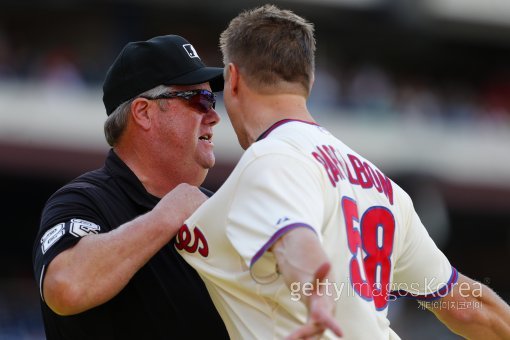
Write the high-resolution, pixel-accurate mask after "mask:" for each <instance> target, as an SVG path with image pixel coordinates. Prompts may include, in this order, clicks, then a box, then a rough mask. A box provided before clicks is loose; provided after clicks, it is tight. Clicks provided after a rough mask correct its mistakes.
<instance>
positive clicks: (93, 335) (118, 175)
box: [33, 150, 228, 340]
mask: <svg viewBox="0 0 510 340" xmlns="http://www.w3.org/2000/svg"><path fill="white" fill-rule="evenodd" d="M203 191H204V192H205V191H206V190H203ZM206 194H207V192H206ZM209 194H210V192H209ZM158 201H159V198H157V197H155V196H153V195H151V194H149V193H148V192H147V191H146V190H145V188H144V187H143V185H142V183H141V182H140V181H139V180H138V178H137V177H136V176H135V174H134V173H133V172H132V171H131V170H130V169H129V168H128V167H127V166H126V165H125V164H124V162H122V160H121V159H120V158H119V157H118V156H117V155H116V154H115V152H113V150H110V153H109V155H108V157H107V159H106V162H105V165H104V167H103V168H100V169H98V170H95V171H92V172H89V173H86V174H84V175H82V176H80V177H78V178H76V179H75V180H73V181H72V182H70V183H69V184H67V185H65V186H64V187H62V188H61V189H60V190H58V191H57V192H56V193H55V194H53V196H51V197H50V199H49V200H48V202H47V203H46V206H45V207H44V210H43V213H42V217H41V226H40V230H39V233H38V235H37V238H36V241H35V244H34V250H33V263H34V272H35V276H36V280H37V281H38V282H39V288H40V292H41V307H42V314H43V319H44V326H45V331H46V336H47V338H48V339H50V340H52V339H72V340H77V339H123V340H124V339H185V338H186V339H199V338H203V339H227V338H228V334H227V331H226V329H225V326H224V324H223V321H222V320H221V318H220V317H219V314H218V312H217V311H216V309H215V308H214V305H213V303H212V301H211V299H210V297H209V295H208V293H207V290H206V288H205V286H204V284H203V282H202V280H201V279H200V277H199V276H198V274H197V273H196V272H195V271H194V270H193V269H192V268H191V267H190V266H189V265H188V264H187V263H186V262H185V261H184V260H183V259H182V257H181V256H180V255H179V254H178V253H177V251H176V250H175V248H174V245H173V241H172V242H170V243H168V244H167V245H166V246H164V247H163V248H162V249H161V250H160V251H159V252H158V253H156V255H154V257H153V258H151V259H150V261H149V262H148V263H147V264H146V265H145V266H143V267H142V268H141V269H140V270H139V271H138V272H137V273H136V274H135V275H134V276H133V278H132V279H131V281H129V283H128V284H127V286H126V287H125V288H124V289H123V290H122V291H121V292H120V293H119V294H118V295H117V296H115V297H114V298H113V299H111V300H110V301H108V302H106V303H105V304H103V305H100V306H98V307H95V308H92V309H90V310H88V311H85V312H83V313H80V314H76V315H72V316H59V315H57V314H55V313H54V312H53V311H52V310H51V309H50V308H49V307H48V306H47V305H46V303H44V301H43V300H42V282H43V279H44V274H45V268H46V267H47V266H48V264H49V263H50V262H51V260H53V258H55V256H57V255H58V254H59V253H61V252H62V251H64V250H66V249H68V248H70V247H72V246H73V245H75V244H76V243H77V242H78V241H79V240H80V238H81V237H83V236H86V235H89V234H92V233H94V234H96V233H105V232H109V231H111V230H112V229H115V228H117V227H118V226H120V225H122V224H123V223H125V222H128V221H130V220H132V219H134V218H135V217H137V216H138V215H141V214H144V213H146V212H148V211H150V210H151V209H152V208H153V207H154V206H155V205H156V204H157V203H158ZM136 251H137V249H133V252H136ZM111 256H115V254H111Z"/></svg>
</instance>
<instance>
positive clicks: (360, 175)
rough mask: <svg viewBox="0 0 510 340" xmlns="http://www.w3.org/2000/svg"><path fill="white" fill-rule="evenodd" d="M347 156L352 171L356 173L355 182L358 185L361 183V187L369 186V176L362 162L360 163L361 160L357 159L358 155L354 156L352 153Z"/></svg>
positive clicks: (367, 187) (370, 182) (370, 184)
mask: <svg viewBox="0 0 510 340" xmlns="http://www.w3.org/2000/svg"><path fill="white" fill-rule="evenodd" d="M347 157H349V160H350V161H351V164H352V167H353V169H354V172H355V173H356V177H357V184H358V183H359V185H361V187H362V188H363V189H369V188H371V187H372V181H371V180H370V177H369V176H368V175H367V172H366V171H365V167H364V166H363V163H361V161H360V160H359V159H358V157H356V156H354V155H347ZM353 184H354V183H353Z"/></svg>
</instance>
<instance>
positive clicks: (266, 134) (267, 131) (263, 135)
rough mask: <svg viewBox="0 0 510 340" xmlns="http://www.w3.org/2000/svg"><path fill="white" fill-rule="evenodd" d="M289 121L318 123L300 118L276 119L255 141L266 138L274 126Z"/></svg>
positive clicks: (276, 126)
mask: <svg viewBox="0 0 510 340" xmlns="http://www.w3.org/2000/svg"><path fill="white" fill-rule="evenodd" d="M290 122H299V123H305V124H310V125H316V126H318V124H316V123H314V122H308V121H306V120H300V119H282V120H279V121H277V122H276V123H274V124H273V125H271V126H270V127H269V128H268V129H267V130H266V131H264V132H263V133H262V134H261V135H260V136H259V138H257V140H256V141H255V142H258V141H260V140H262V139H264V138H266V137H267V136H268V135H269V134H270V133H271V132H272V131H273V130H275V129H276V128H278V127H280V126H282V125H284V124H287V123H290Z"/></svg>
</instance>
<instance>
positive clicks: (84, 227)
mask: <svg viewBox="0 0 510 340" xmlns="http://www.w3.org/2000/svg"><path fill="white" fill-rule="evenodd" d="M222 72H223V69H221V68H211V67H206V66H205V65H204V64H203V63H202V61H201V60H200V57H199V56H198V54H197V52H196V50H195V48H194V47H193V46H192V45H191V44H190V43H189V42H188V41H186V40H185V39H184V38H182V37H180V36H175V35H167V36H160V37H155V38H153V39H150V40H148V41H140V42H133V43H129V44H127V45H126V46H125V47H124V49H123V50H122V51H121V53H120V54H119V56H118V57H117V58H116V60H115V61H114V63H113V64H112V66H111V67H110V69H109V70H108V73H107V75H106V79H105V82H104V85H103V91H104V96H103V101H104V104H105V107H106V112H107V114H108V119H107V120H106V123H105V134H106V139H107V141H108V143H109V144H110V145H111V146H112V149H111V150H110V152H109V154H108V156H107V158H106V161H105V164H104V166H103V167H102V168H100V169H97V170H95V171H92V172H88V173H86V174H83V175H81V176H80V177H78V178H76V179H75V180H73V181H71V182H70V183H69V184H67V185H65V186H64V187H62V188H61V189H59V190H58V191H57V192H56V193H55V194H53V195H52V196H51V197H50V198H49V200H48V201H47V203H46V205H45V207H44V210H43V212H42V217H41V224H40V229H39V233H38V235H37V238H36V240H35V244H34V248H33V264H34V272H35V276H36V280H37V282H39V288H40V297H41V307H42V314H43V319H44V326H45V331H46V336H47V338H48V339H73V340H76V339H184V338H189V339H195V338H211V339H222V338H227V337H228V335H227V333H226V330H225V327H224V325H223V322H222V321H221V319H220V317H219V315H218V313H217V311H216V309H215V308H214V306H213V304H212V302H211V300H210V298H209V295H208V293H207V290H206V288H205V286H204V284H203V282H202V281H201V280H200V278H199V276H198V275H197V273H196V272H195V271H194V270H193V269H192V268H191V267H189V266H188V265H187V264H186V262H185V261H184V260H183V259H182V258H181V257H180V256H179V255H178V254H177V252H176V251H175V248H174V246H173V236H174V235H175V233H176V231H177V230H178V229H179V227H180V226H181V225H182V223H183V222H184V220H185V219H186V218H187V217H188V216H189V215H190V214H191V213H192V212H193V211H194V210H195V209H196V208H197V207H198V206H199V205H200V204H202V203H203V202H204V201H205V200H206V199H207V196H206V195H205V194H204V193H208V192H207V191H206V190H205V189H202V188H200V189H199V188H198V186H199V185H201V184H202V182H203V181H204V179H205V176H206V174H207V171H208V169H209V168H211V167H212V166H213V165H214V154H213V143H212V137H213V126H214V125H216V124H217V123H218V121H219V119H220V118H219V116H218V114H217V113H216V111H215V110H214V104H215V96H214V94H213V93H212V92H214V91H221V90H222V89H223V77H222Z"/></svg>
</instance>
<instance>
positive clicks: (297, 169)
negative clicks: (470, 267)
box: [177, 121, 449, 339]
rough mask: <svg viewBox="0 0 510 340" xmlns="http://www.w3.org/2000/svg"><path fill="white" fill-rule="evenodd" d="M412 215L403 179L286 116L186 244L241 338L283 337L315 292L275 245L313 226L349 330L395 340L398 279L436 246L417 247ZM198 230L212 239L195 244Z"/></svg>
mask: <svg viewBox="0 0 510 340" xmlns="http://www.w3.org/2000/svg"><path fill="white" fill-rule="evenodd" d="M413 213H414V210H413V209H412V204H411V201H410V199H409V197H408V196H407V195H406V194H405V193H404V192H403V191H402V190H401V189H400V188H399V187H398V186H396V185H395V184H394V183H393V182H392V181H391V180H389V179H388V178H387V177H386V176H385V175H384V174H383V173H382V172H381V171H380V170H379V169H378V168H377V167H375V166H374V165H373V164H372V163H370V162H368V161H367V160H365V159H364V158H363V157H361V156H360V155H359V154H357V153H356V152H354V151H353V150H351V149H350V148H348V147H347V146H346V145H345V144H343V143H342V142H341V141H340V140H338V139H337V138H335V137H334V136H332V135H331V134H330V133H329V132H328V131H327V130H325V129H323V128H321V127H320V126H317V125H315V124H310V123H305V122H299V121H281V122H279V123H277V124H275V125H274V126H273V127H272V128H271V129H269V130H268V131H266V133H264V134H263V135H262V136H261V138H260V139H259V141H257V142H256V143H254V144H253V145H252V146H251V147H250V148H248V150H247V151H246V152H245V154H244V155H243V157H242V159H241V160H240V162H239V164H238V165H237V166H236V168H235V169H234V171H233V173H232V174H231V176H230V177H229V178H228V179H227V181H226V182H225V184H224V185H223V186H222V188H220V190H219V191H218V192H217V193H216V194H215V195H214V196H213V197H212V198H211V199H209V200H208V201H207V202H206V203H204V204H203V205H202V206H201V207H200V208H199V209H198V210H197V212H196V213H195V214H193V215H192V217H190V219H189V220H188V221H187V222H186V228H189V230H188V231H185V232H183V233H181V234H180V235H179V236H178V238H177V240H178V242H177V245H178V247H181V248H180V249H184V250H186V252H182V251H181V254H183V256H184V257H185V258H186V260H187V261H188V262H189V263H190V264H191V265H192V266H194V267H195V269H197V271H198V272H199V273H200V274H201V276H202V277H203V278H204V281H205V282H206V285H207V287H208V289H209V291H210V293H211V296H212V298H213V301H214V302H215V304H216V307H217V308H218V311H219V312H220V314H221V315H222V317H223V318H224V320H225V324H226V325H227V328H228V329H229V333H230V335H231V336H232V337H233V338H238V337H239V338H282V337H284V336H285V335H288V334H290V332H291V331H292V330H293V329H296V328H297V327H299V325H301V324H303V323H304V322H305V320H306V309H305V308H304V305H303V304H302V303H301V302H300V299H301V298H302V295H303V294H309V293H310V290H309V288H307V287H306V286H305V285H303V286H301V285H300V284H299V283H293V284H292V285H291V287H290V290H289V289H288V288H287V287H286V285H285V283H284V282H283V280H282V278H281V276H278V274H277V268H276V263H275V259H274V256H273V254H272V253H271V252H269V251H268V250H269V249H270V248H271V246H272V244H274V242H276V240H278V239H279V237H281V236H282V235H284V234H285V233H286V232H289V231H290V230H292V229H293V228H296V227H305V228H310V229H312V230H313V231H315V232H316V234H317V236H318V237H319V239H320V240H321V242H322V244H323V247H324V249H325V250H326V252H327V255H328V257H329V258H330V260H331V261H332V263H333V272H334V277H335V282H328V283H327V285H326V293H327V294H331V295H332V296H333V297H334V298H335V299H336V301H337V303H338V305H337V310H336V312H337V319H338V321H339V323H340V325H341V327H342V329H343V332H344V335H345V338H347V339H388V338H392V337H396V335H395V334H394V333H393V332H392V331H391V329H390V328H389V321H388V320H387V318H386V315H387V305H388V300H390V299H391V297H392V295H391V294H390V293H391V290H392V289H391V286H392V284H394V283H395V279H397V281H396V282H405V283H408V282H411V281H412V280H415V279H416V278H417V277H419V275H421V272H419V271H417V273H418V274H419V275H415V273H413V272H412V271H411V272H410V271H409V269H408V268H406V267H408V266H411V265H413V259H414V258H415V257H416V256H418V255H419V256H421V255H427V254H428V251H429V248H430V244H429V243H430V242H431V241H430V242H428V241H427V240H425V245H426V246H427V247H425V248H424V249H425V250H424V251H419V252H418V253H416V254H413V251H412V250H409V248H410V246H414V244H413V240H415V239H417V237H414V236H413V235H414V231H413V233H411V232H410V231H409V228H410V226H413V222H412V220H413V218H414V215H413ZM409 221H411V223H410V222H409ZM418 222H419V220H418ZM414 224H416V223H414ZM420 225H421V224H420ZM421 227H423V226H421ZM422 229H423V228H422ZM192 230H193V231H192ZM197 230H198V231H197ZM423 230H424V229H423ZM191 234H193V235H194V238H195V241H194V243H195V244H199V242H197V241H196V240H197V239H199V238H201V241H200V242H202V244H204V243H205V244H206V246H207V247H205V246H202V247H200V245H199V246H198V247H197V246H193V245H192V246H190V247H188V249H186V247H187V246H188V244H189V243H190V242H192V241H193V237H192V236H191ZM411 234H413V235H411ZM417 235H418V236H419V237H418V238H420V237H421V236H423V235H422V234H420V233H418V234H417ZM425 235H426V232H425ZM427 237H428V235H427ZM432 245H433V243H432ZM420 247H421V246H420ZM420 247H417V248H420ZM204 248H207V255H205V256H204V254H205V251H204V252H203V253H204V254H200V249H204ZM421 248H423V247H421ZM197 249H198V251H197ZM190 250H191V251H190ZM402 254H403V255H404V256H402ZM441 255H442V254H441ZM406 257H409V258H410V260H404V261H402V260H401V258H406ZM438 264H439V265H441V266H442V270H443V271H447V270H449V268H448V269H445V264H444V261H443V262H441V261H431V264H429V265H428V266H429V267H430V266H435V265H438ZM446 264H447V265H448V266H449V264H448V263H447V261H446ZM433 269H434V268H433ZM430 273H434V270H430ZM445 275H446V274H441V275H440V276H439V277H444V276H445ZM400 288H403V287H402V286H399V289H400ZM420 292H421V290H420V291H419V292H418V293H420ZM239 316H241V317H239ZM259 332H262V333H259ZM330 336H331V334H330V333H326V337H330Z"/></svg>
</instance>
